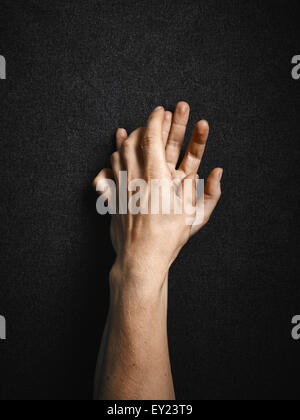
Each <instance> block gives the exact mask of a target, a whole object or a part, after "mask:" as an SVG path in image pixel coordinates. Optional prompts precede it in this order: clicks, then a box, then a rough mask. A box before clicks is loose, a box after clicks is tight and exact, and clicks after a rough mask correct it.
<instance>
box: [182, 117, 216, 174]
mask: <svg viewBox="0 0 300 420" xmlns="http://www.w3.org/2000/svg"><path fill="white" fill-rule="evenodd" d="M208 134H209V124H208V122H207V121H204V120H203V121H199V122H198V123H197V124H196V126H195V129H194V132H193V135H192V139H191V141H190V144H189V146H188V150H187V152H186V154H185V156H184V158H183V161H182V163H181V165H180V170H182V171H183V172H184V173H185V174H190V173H197V172H198V170H199V166H200V163H201V160H202V157H203V154H204V151H205V146H206V142H207V139H208Z"/></svg>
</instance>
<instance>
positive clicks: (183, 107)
mask: <svg viewBox="0 0 300 420" xmlns="http://www.w3.org/2000/svg"><path fill="white" fill-rule="evenodd" d="M176 111H177V112H179V113H180V114H186V113H188V112H190V105H189V104H188V103H187V102H185V101H180V102H178V104H177V106H176Z"/></svg>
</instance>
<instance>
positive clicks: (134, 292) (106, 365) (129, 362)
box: [95, 270, 174, 400]
mask: <svg viewBox="0 0 300 420" xmlns="http://www.w3.org/2000/svg"><path fill="white" fill-rule="evenodd" d="M124 275H126V273H122V276H124ZM129 276H132V273H130V274H129ZM117 277H119V274H118V273H116V270H114V272H112V274H111V278H110V285H111V304H110V312H109V317H108V321H107V328H106V334H104V337H103V342H102V349H101V352H100V356H99V361H98V369H97V372H96V394H95V397H96V398H97V399H98V398H100V399H104V400H109V399H117V400H132V399H133V400H134V399H136V400H144V399H146V400H147V399H158V400H163V399H174V389H173V381H172V374H171V368H170V360H169V350H168V337H167V290H168V286H167V279H166V280H165V281H162V282H161V283H162V284H163V287H157V288H156V287H153V286H152V285H153V283H154V279H153V278H151V279H149V284H151V287H149V289H148V290H147V291H146V290H142V291H141V290H140V289H139V288H138V287H137V283H136V281H137V280H138V279H137V278H135V279H134V281H133V282H131V280H132V279H130V278H127V279H126V284H125V285H124V286H120V279H119V278H117ZM122 280H123V281H124V279H122ZM141 280H142V281H143V284H145V283H147V279H146V278H145V275H144V278H143V279H141ZM150 280H151V283H150ZM155 280H158V279H155ZM159 283H160V282H159V281H158V282H157V284H159ZM105 335H106V336H105ZM101 353H102V354H101Z"/></svg>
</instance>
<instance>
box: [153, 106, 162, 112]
mask: <svg viewBox="0 0 300 420" xmlns="http://www.w3.org/2000/svg"><path fill="white" fill-rule="evenodd" d="M160 109H162V106H158V107H156V108H155V110H154V111H159V110H160Z"/></svg>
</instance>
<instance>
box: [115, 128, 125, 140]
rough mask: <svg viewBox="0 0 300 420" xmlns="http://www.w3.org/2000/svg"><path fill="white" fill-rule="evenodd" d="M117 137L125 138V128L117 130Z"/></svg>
mask: <svg viewBox="0 0 300 420" xmlns="http://www.w3.org/2000/svg"><path fill="white" fill-rule="evenodd" d="M117 136H119V137H121V138H126V137H127V131H126V130H125V128H118V130H117Z"/></svg>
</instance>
